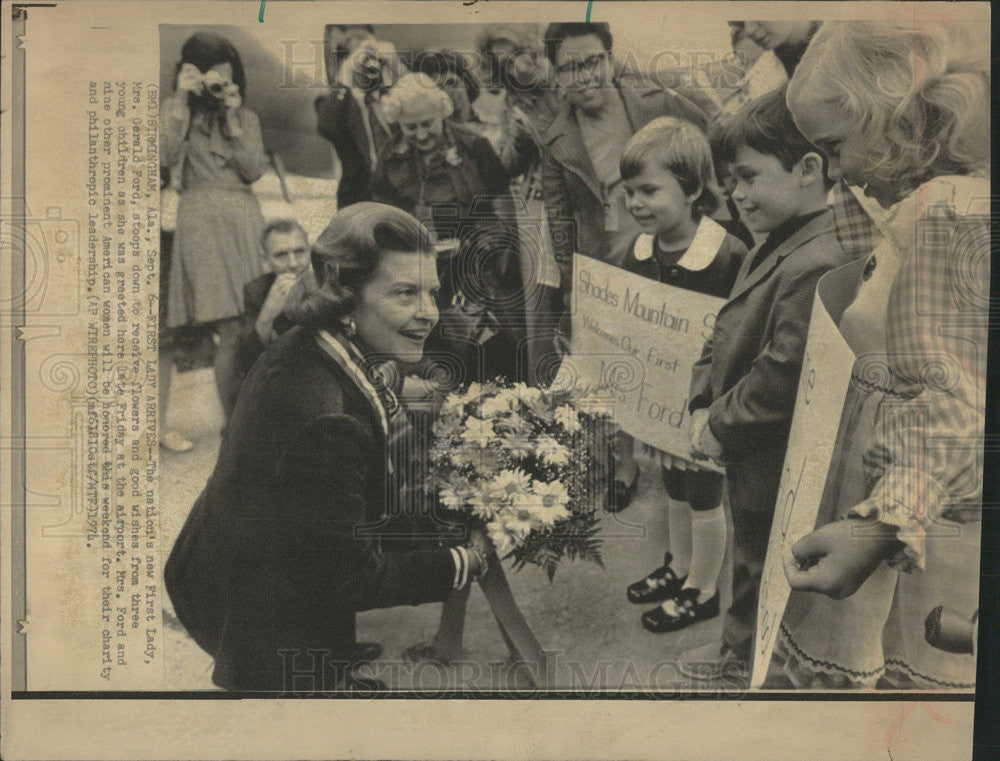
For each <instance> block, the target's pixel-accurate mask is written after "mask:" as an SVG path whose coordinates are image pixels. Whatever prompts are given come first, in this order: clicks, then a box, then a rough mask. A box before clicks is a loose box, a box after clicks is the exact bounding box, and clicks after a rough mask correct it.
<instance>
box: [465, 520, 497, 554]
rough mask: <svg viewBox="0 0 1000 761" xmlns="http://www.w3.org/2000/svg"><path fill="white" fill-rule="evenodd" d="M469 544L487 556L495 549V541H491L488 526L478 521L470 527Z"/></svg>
mask: <svg viewBox="0 0 1000 761" xmlns="http://www.w3.org/2000/svg"><path fill="white" fill-rule="evenodd" d="M469 544H470V545H472V546H473V547H475V548H476V549H477V550H479V551H480V552H481V553H483V555H485V556H489V554H490V553H491V552H493V551H494V548H493V542H491V541H490V537H489V534H487V533H486V528H485V527H484V526H481V525H479V524H478V523H477V524H475V525H472V526H470V527H469Z"/></svg>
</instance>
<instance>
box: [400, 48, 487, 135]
mask: <svg viewBox="0 0 1000 761" xmlns="http://www.w3.org/2000/svg"><path fill="white" fill-rule="evenodd" d="M411 68H412V69H413V71H415V72H420V73H421V74H426V75H427V76H428V77H430V78H431V80H432V81H433V82H434V84H436V85H437V86H438V87H440V88H441V89H442V90H444V91H445V92H446V93H448V97H450V98H451V102H452V105H453V106H454V111H453V112H452V114H451V116H450V117H449V118H450V119H451V120H452V121H454V122H456V123H458V124H462V125H464V126H467V127H470V126H471V122H473V121H474V120H475V118H476V117H475V115H474V114H473V111H472V104H473V103H474V102H475V101H476V99H477V98H479V94H480V88H479V81H478V80H477V79H476V76H475V74H473V73H472V71H471V70H470V69H469V67H468V65H467V63H466V61H465V60H464V59H463V58H462V56H460V55H459V54H458V53H455V52H452V51H450V50H435V49H433V48H431V49H428V50H421V51H419V52H417V53H415V54H414V56H413V63H412V65H411Z"/></svg>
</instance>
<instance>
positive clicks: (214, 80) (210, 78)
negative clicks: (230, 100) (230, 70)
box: [202, 71, 232, 100]
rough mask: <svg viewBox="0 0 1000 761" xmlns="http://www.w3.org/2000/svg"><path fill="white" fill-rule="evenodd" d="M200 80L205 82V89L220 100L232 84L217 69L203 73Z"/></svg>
mask: <svg viewBox="0 0 1000 761" xmlns="http://www.w3.org/2000/svg"><path fill="white" fill-rule="evenodd" d="M202 81H203V82H204V84H205V90H207V91H208V93H209V94H210V95H211V96H212V97H214V98H219V99H220V100H221V99H222V98H224V97H225V96H226V91H227V89H228V88H229V86H230V85H231V84H232V82H230V81H229V80H228V79H226V78H225V77H223V76H222V75H221V74H219V72H217V71H209V72H208V73H207V74H205V77H204V79H203V80H202Z"/></svg>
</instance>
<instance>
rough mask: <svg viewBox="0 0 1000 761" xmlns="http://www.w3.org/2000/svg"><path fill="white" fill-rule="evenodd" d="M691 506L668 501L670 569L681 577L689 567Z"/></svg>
mask: <svg viewBox="0 0 1000 761" xmlns="http://www.w3.org/2000/svg"><path fill="white" fill-rule="evenodd" d="M691 514H692V513H691V506H690V505H689V504H688V503H687V502H677V501H675V500H670V503H669V505H668V506H667V530H668V531H669V532H670V554H671V555H673V556H674V559H673V562H672V563H671V564H670V567H671V568H673V569H674V572H675V573H676V574H677V575H678V576H679V577H682V576H684V574H686V573H687V572H688V568H690V566H691Z"/></svg>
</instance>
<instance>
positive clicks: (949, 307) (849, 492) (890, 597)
mask: <svg viewBox="0 0 1000 761" xmlns="http://www.w3.org/2000/svg"><path fill="white" fill-rule="evenodd" d="M988 64H989V49H988V37H987V35H986V33H985V31H982V30H980V29H978V28H976V27H973V26H972V25H970V24H963V23H957V22H956V23H949V24H938V23H934V24H929V23H928V24H922V25H913V24H912V22H909V23H906V22H901V23H890V22H839V23H834V22H827V23H825V24H824V25H823V27H822V28H821V29H820V31H819V32H818V33H817V35H816V37H815V38H814V39H813V41H812V43H811V45H810V47H809V49H808V50H807V51H806V54H805V56H804V57H803V59H802V62H801V63H800V65H799V67H798V68H797V69H796V72H795V75H794V77H793V78H792V80H791V83H790V85H789V89H788V96H787V97H788V106H789V108H790V110H791V112H792V114H793V117H794V119H795V121H796V124H797V125H798V126H799V129H800V130H801V131H802V133H803V134H804V135H805V136H806V137H807V138H808V139H809V140H810V141H812V142H813V143H814V144H815V145H816V146H817V147H818V148H820V149H821V150H822V151H823V152H824V153H825V154H826V156H827V158H828V160H829V162H830V173H831V176H832V177H834V178H839V177H843V178H844V179H845V180H846V181H847V182H848V183H849V184H852V185H859V186H864V189H865V195H866V196H868V197H869V198H873V199H874V200H875V201H877V204H878V206H879V207H881V208H880V209H873V217H874V218H875V220H876V222H877V224H878V225H879V226H880V228H881V229H882V232H883V233H884V239H883V241H882V242H881V243H880V244H879V245H878V246H877V247H876V249H875V251H874V252H873V254H872V256H871V257H870V259H869V260H868V261H867V264H866V265H865V266H864V267H863V272H862V269H861V268H860V267H859V277H858V280H859V282H858V287H857V293H856V296H855V298H854V301H853V303H851V305H850V306H848V307H847V309H846V310H845V311H844V314H843V315H842V317H841V319H840V323H839V327H840V330H841V332H842V334H843V336H844V338H845V340H846V341H847V342H848V344H850V346H851V348H852V349H853V350H854V352H855V354H856V357H857V360H856V363H855V366H854V368H853V373H852V383H851V385H850V388H849V390H848V399H847V404H846V407H845V410H844V412H843V416H842V418H841V430H840V434H839V438H838V443H837V450H836V451H837V454H835V457H834V463H833V464H832V466H831V471H830V475H829V477H828V480H827V488H826V492H825V494H824V495H823V500H822V503H821V506H820V518H819V520H818V521H817V528H816V530H815V531H813V532H812V533H810V534H808V535H807V536H805V537H803V538H802V539H800V540H799V541H798V542H796V543H795V544H794V545H793V546H792V547H791V550H790V552H789V553H788V554H787V555H786V557H785V558H784V560H785V572H786V575H787V577H788V580H789V583H790V584H791V586H792V588H793V590H796V591H793V593H792V597H791V598H790V600H789V603H788V607H787V609H786V612H785V618H784V621H783V623H782V625H781V629H780V634H779V640H778V645H777V647H776V651H775V653H776V655H775V664H777V668H776V667H775V664H772V671H771V674H770V676H769V683H770V684H771V685H773V686H787V684H785V683H784V682H785V680H791V682H792V683H793V684H794V685H795V686H798V687H835V688H843V687H871V686H874V685H878V686H888V687H892V688H895V689H900V688H922V689H937V690H940V689H942V688H947V689H971V688H973V687H974V684H975V673H976V661H975V658H974V657H970V656H969V654H968V653H967V652H966V653H961V652H946V651H945V650H943V649H938V648H937V647H935V646H932V644H930V642H932V641H935V638H934V636H925V622H926V620H928V616H929V614H930V613H931V612H932V611H934V610H935V608H937V607H938V606H944V607H945V608H949V609H951V610H953V611H954V612H955V613H956V614H957V615H958V616H959V617H961V618H965V619H971V618H972V617H973V616H974V614H975V612H976V609H977V606H978V571H979V568H978V566H979V546H980V521H981V515H982V473H983V471H982V468H983V451H982V437H983V429H984V417H985V416H984V403H985V398H986V389H985V386H986V356H985V351H984V350H983V348H982V347H985V346H986V339H987V315H988V306H989V248H990V244H989V240H990V239H989V216H988V213H989V196H990V187H989V180H988V176H987V171H988V165H989V133H988V125H989V102H990V99H989V76H988V73H987V72H988ZM848 266H851V265H848ZM816 592H820V593H822V594H816ZM931 618H933V617H931ZM930 634H931V635H933V632H930ZM954 649H955V648H952V650H954ZM779 669H780V670H781V672H779Z"/></svg>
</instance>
